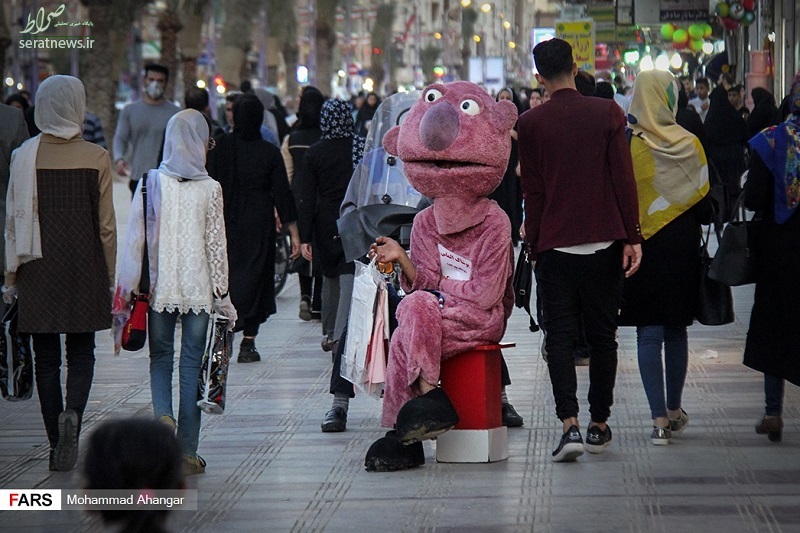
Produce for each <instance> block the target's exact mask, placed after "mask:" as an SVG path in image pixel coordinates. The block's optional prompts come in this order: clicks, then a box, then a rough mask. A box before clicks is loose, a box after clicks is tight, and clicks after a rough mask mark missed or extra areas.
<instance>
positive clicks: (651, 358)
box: [636, 326, 689, 418]
mask: <svg viewBox="0 0 800 533" xmlns="http://www.w3.org/2000/svg"><path fill="white" fill-rule="evenodd" d="M636 343H637V347H638V351H639V373H640V374H641V375H642V383H643V384H644V392H645V394H646V395H647V401H648V402H649V403H650V414H651V415H652V417H653V418H658V417H666V416H667V409H670V410H673V411H674V410H677V409H680V407H681V396H682V395H683V384H684V382H685V381H686V368H687V366H688V365H689V341H688V337H687V335H686V326H639V327H637V328H636ZM662 344H663V346H664V361H665V364H663V365H662V363H661V346H662ZM665 370H666V373H665ZM665 375H666V400H665V398H664V377H665Z"/></svg>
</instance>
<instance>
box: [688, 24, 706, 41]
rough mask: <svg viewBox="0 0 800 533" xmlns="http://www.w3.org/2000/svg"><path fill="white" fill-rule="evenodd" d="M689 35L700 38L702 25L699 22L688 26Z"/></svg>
mask: <svg viewBox="0 0 800 533" xmlns="http://www.w3.org/2000/svg"><path fill="white" fill-rule="evenodd" d="M689 37H691V38H692V39H702V38H703V27H702V26H701V25H700V24H692V25H691V26H689Z"/></svg>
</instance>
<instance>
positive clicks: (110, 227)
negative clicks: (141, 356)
mask: <svg viewBox="0 0 800 533" xmlns="http://www.w3.org/2000/svg"><path fill="white" fill-rule="evenodd" d="M85 109H86V95H85V93H84V89H83V84H82V83H81V81H80V80H79V79H77V78H73V77H72V76H52V77H50V78H48V79H46V80H45V81H44V82H42V84H41V85H40V86H39V90H38V93H37V95H36V112H35V120H36V125H37V126H38V127H39V128H40V129H41V130H42V133H41V134H40V135H37V136H36V137H34V138H32V139H30V140H28V141H27V142H25V143H24V144H23V145H22V146H20V147H19V148H18V149H17V150H16V151H15V152H14V154H13V155H12V158H11V179H10V182H9V188H8V195H7V203H6V236H7V237H6V247H5V254H6V273H5V285H6V287H5V295H4V300H6V303H11V302H13V298H14V295H15V294H18V295H19V298H18V331H20V332H24V333H31V334H32V338H33V351H34V358H35V369H36V372H35V374H36V387H37V390H38V393H39V402H40V404H41V410H42V417H43V418H44V424H45V428H46V430H47V438H48V440H49V441H50V470H59V471H66V470H71V469H72V468H73V467H74V466H75V462H76V461H77V459H78V435H79V433H80V425H81V420H82V418H83V411H84V409H85V408H86V403H87V400H88V398H89V390H90V389H91V386H92V378H93V376H94V348H95V344H94V335H95V332H96V331H101V330H104V329H108V328H109V327H110V326H111V295H110V293H109V287H113V285H114V267H115V260H116V249H117V235H116V222H115V219H114V203H113V196H112V178H111V161H110V159H109V156H108V152H106V150H105V149H103V148H100V147H99V146H97V145H94V144H92V143H88V142H86V141H84V140H83V138H82V137H81V132H82V129H83V118H84V114H85ZM61 333H65V334H66V354H67V355H66V357H67V367H68V371H67V397H66V409H65V408H64V404H63V400H62V391H61V338H60V335H59V334H61Z"/></svg>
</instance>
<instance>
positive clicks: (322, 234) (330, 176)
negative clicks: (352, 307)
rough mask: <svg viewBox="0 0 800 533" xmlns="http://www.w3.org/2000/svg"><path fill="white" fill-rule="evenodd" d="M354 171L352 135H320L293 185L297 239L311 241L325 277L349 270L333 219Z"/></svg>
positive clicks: (351, 269) (348, 272)
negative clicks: (323, 137) (329, 136)
mask: <svg viewBox="0 0 800 533" xmlns="http://www.w3.org/2000/svg"><path fill="white" fill-rule="evenodd" d="M352 175H353V138H352V137H345V138H339V139H322V140H321V141H319V142H318V143H316V144H314V145H313V146H311V147H310V148H309V149H308V150H307V151H306V155H305V163H304V164H303V169H302V171H301V172H300V173H299V174H298V173H296V174H295V177H294V179H293V180H292V185H293V187H294V190H295V191H296V193H297V197H298V211H299V217H298V218H299V225H298V226H299V229H300V241H301V242H304V243H309V242H310V243H313V245H314V254H315V257H314V260H315V261H316V262H317V263H318V264H319V266H320V268H321V269H322V273H323V275H325V276H328V277H336V276H340V275H342V274H352V273H353V264H352V263H348V262H346V261H345V258H344V249H343V248H342V241H341V239H340V238H339V230H338V228H337V226H336V221H337V220H338V218H339V208H340V207H341V205H342V201H343V200H344V195H345V193H346V192H347V186H348V184H349V183H350V177H351V176H352Z"/></svg>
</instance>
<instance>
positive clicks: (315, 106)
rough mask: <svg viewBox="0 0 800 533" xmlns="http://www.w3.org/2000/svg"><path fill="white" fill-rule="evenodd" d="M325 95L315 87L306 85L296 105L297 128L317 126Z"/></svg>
mask: <svg viewBox="0 0 800 533" xmlns="http://www.w3.org/2000/svg"><path fill="white" fill-rule="evenodd" d="M324 103H325V96H323V95H322V93H321V92H320V91H319V89H317V88H316V87H306V88H305V89H304V90H303V95H302V96H301V97H300V103H299V104H298V106H297V120H298V126H297V127H298V128H299V129H311V128H319V114H320V112H321V111H322V104H324Z"/></svg>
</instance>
